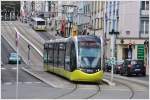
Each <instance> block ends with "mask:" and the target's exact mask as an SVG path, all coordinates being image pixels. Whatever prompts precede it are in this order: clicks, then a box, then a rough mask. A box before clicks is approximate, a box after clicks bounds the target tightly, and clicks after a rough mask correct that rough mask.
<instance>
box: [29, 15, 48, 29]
mask: <svg viewBox="0 0 150 100" xmlns="http://www.w3.org/2000/svg"><path fill="white" fill-rule="evenodd" d="M30 25H31V26H32V28H33V29H34V30H40V31H46V21H45V20H44V19H42V18H39V17H32V18H31V22H30Z"/></svg>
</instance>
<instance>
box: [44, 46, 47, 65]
mask: <svg viewBox="0 0 150 100" xmlns="http://www.w3.org/2000/svg"><path fill="white" fill-rule="evenodd" d="M47 48H48V45H47V44H44V56H43V61H44V63H48V51H47Z"/></svg>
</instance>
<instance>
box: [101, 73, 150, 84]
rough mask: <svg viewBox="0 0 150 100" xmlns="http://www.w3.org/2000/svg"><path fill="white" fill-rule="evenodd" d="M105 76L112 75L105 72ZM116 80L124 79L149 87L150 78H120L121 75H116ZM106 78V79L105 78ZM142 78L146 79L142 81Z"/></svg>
mask: <svg viewBox="0 0 150 100" xmlns="http://www.w3.org/2000/svg"><path fill="white" fill-rule="evenodd" d="M104 76H105V77H106V76H107V77H110V76H111V73H108V72H105V73H104ZM113 76H114V78H118V79H123V80H128V81H131V82H135V83H139V84H142V85H145V86H149V76H145V77H126V76H120V75H118V74H117V75H116V74H113ZM105 77H104V78H105ZM141 78H146V79H145V80H142V79H141Z"/></svg>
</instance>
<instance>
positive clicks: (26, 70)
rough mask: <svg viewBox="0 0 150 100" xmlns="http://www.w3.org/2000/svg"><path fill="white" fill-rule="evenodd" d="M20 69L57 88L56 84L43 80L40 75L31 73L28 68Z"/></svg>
mask: <svg viewBox="0 0 150 100" xmlns="http://www.w3.org/2000/svg"><path fill="white" fill-rule="evenodd" d="M22 69H23V70H24V71H25V72H27V73H29V74H31V75H32V76H34V77H36V78H38V79H39V80H41V81H43V82H44V83H46V84H48V85H50V86H51V87H53V88H58V87H57V86H56V85H54V84H52V83H51V82H49V81H47V80H45V79H44V78H42V77H40V76H39V75H37V74H35V73H33V72H32V71H29V70H28V69H26V68H24V67H23V68H22Z"/></svg>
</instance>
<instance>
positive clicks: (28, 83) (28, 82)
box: [24, 82, 33, 84]
mask: <svg viewBox="0 0 150 100" xmlns="http://www.w3.org/2000/svg"><path fill="white" fill-rule="evenodd" d="M24 83H25V84H31V83H33V82H24Z"/></svg>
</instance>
